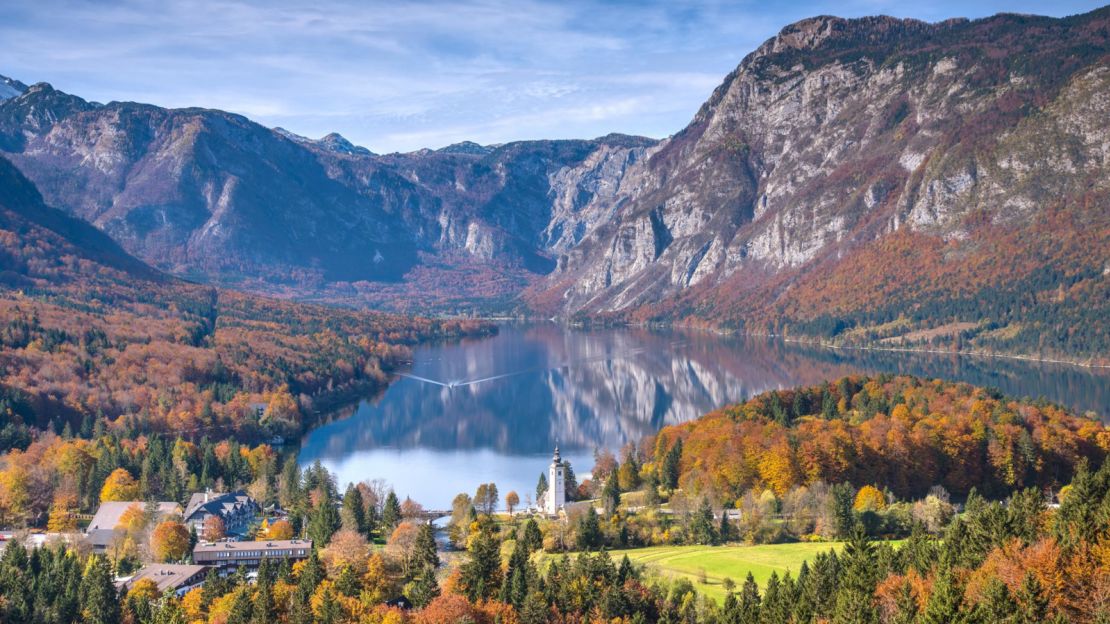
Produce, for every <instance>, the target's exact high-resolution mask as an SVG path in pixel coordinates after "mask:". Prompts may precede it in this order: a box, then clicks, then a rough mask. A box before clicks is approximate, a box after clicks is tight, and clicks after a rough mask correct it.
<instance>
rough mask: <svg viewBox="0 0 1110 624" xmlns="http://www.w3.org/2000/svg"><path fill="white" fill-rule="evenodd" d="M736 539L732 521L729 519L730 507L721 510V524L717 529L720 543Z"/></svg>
mask: <svg viewBox="0 0 1110 624" xmlns="http://www.w3.org/2000/svg"><path fill="white" fill-rule="evenodd" d="M734 539H736V536H735V535H733V530H732V522H730V521H729V519H728V509H727V508H725V509H722V510H721V525H720V527H719V528H718V529H717V542H718V543H720V544H727V543H729V542H731V541H732V540H734Z"/></svg>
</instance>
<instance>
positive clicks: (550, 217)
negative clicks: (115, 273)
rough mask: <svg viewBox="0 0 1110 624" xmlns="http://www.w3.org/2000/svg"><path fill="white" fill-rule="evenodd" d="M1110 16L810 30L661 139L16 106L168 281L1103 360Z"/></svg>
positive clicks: (21, 119)
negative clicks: (360, 129)
mask: <svg viewBox="0 0 1110 624" xmlns="http://www.w3.org/2000/svg"><path fill="white" fill-rule="evenodd" d="M1108 32H1110V9H1101V10H1098V11H1094V12H1092V13H1088V14H1085V15H1080V16H1075V17H1070V18H1065V19H1052V18H1044V17H1035V16H1018V15H998V16H994V17H991V18H986V19H981V20H975V21H968V20H949V21H946V22H940V23H934V24H930V23H925V22H920V21H915V20H901V19H894V18H890V17H870V18H862V19H851V20H848V19H841V18H836V17H827V16H826V17H816V18H811V19H807V20H803V21H801V22H798V23H796V24H792V25H790V26H787V27H786V28H784V29H783V30H782V32H780V33H779V34H778V35H777V36H775V37H773V38H771V39H770V40H768V41H767V42H766V43H764V44H763V45H762V46H760V47H759V48H758V49H757V50H755V51H754V52H752V53H751V54H749V55H748V56H747V57H746V58H744V59H743V61H742V62H741V63H740V65H739V66H738V67H737V68H736V70H735V71H733V72H732V73H731V74H729V76H727V77H726V78H725V80H724V82H723V83H722V84H721V85H720V86H719V87H718V88H717V89H716V91H715V92H714V93H713V95H712V96H711V97H710V99H709V100H708V101H707V102H706V103H705V105H704V106H703V107H702V108H701V110H700V111H698V113H697V114H696V115H695V117H694V119H693V121H692V122H691V123H690V124H689V125H688V126H687V127H686V128H684V129H682V130H681V131H679V132H678V133H677V134H675V135H674V136H672V137H669V138H667V139H665V140H663V141H655V140H653V139H646V138H642V137H629V136H624V135H609V136H605V137H600V138H598V139H593V140H581V141H575V140H565V141H521V142H514V143H508V144H504V145H496V146H482V145H478V144H476V143H470V142H463V143H459V144H456V145H452V146H448V147H446V148H443V149H440V150H420V151H416V152H411V153H406V154H385V155H376V154H373V153H371V152H370V151H369V150H366V149H365V148H361V147H357V146H354V145H353V144H351V143H350V142H349V141H347V140H346V139H343V138H342V137H341V136H339V135H338V134H332V135H328V136H326V137H324V138H323V139H320V140H314V139H307V138H305V137H300V136H297V135H294V134H292V133H289V132H287V131H284V130H281V129H276V130H271V129H267V128H264V127H262V126H260V125H258V124H255V123H253V122H251V121H249V120H247V119H245V118H243V117H241V116H238V115H233V114H230V113H225V112H222V111H215V110H205V109H174V110H170V109H163V108H158V107H154V106H148V105H143V104H136V103H129V102H111V103H108V104H105V105H99V104H93V103H89V102H85V101H84V100H82V99H81V98H79V97H76V96H73V95H69V94H65V93H63V92H61V91H57V90H55V89H53V88H52V87H50V86H49V85H45V84H38V85H34V86H32V87H30V88H28V89H26V91H25V92H23V93H22V94H20V95H18V96H16V97H12V98H9V99H6V100H4V101H2V102H0V151H3V152H5V153H6V154H7V156H8V157H9V158H10V159H11V160H12V162H13V163H14V164H15V165H16V166H17V167H18V168H19V169H20V170H21V171H22V172H23V173H24V174H25V175H26V176H27V177H28V178H30V179H31V180H32V181H33V182H34V183H35V184H36V185H37V186H38V187H39V189H40V190H41V191H42V193H43V196H44V197H45V199H46V201H47V203H49V204H50V205H53V206H57V207H58V208H60V209H62V210H64V211H66V212H67V213H70V214H72V215H75V216H77V217H80V218H81V219H84V220H86V221H88V222H90V223H92V224H94V225H95V226H96V227H97V228H99V229H101V230H102V231H104V232H106V233H107V234H109V235H110V236H111V237H112V238H113V239H114V240H116V241H117V242H118V243H119V244H120V245H121V246H122V247H123V248H124V249H125V250H126V251H128V252H129V253H131V254H134V255H135V256H137V257H139V258H140V259H142V260H144V261H146V262H148V263H150V264H152V265H153V266H155V267H157V268H159V269H161V270H163V271H167V272H170V273H173V274H177V275H184V276H188V277H190V278H192V279H196V280H200V281H205V282H208V283H213V284H218V285H232V286H235V287H237V288H241V289H247V290H253V291H258V292H264V293H270V294H277V295H281V296H289V297H296V298H301V299H309V300H315V301H322V302H328V303H339V304H344V305H351V306H367V305H369V306H377V307H388V308H394V309H435V310H444V311H474V310H479V311H486V312H494V311H495V312H504V311H507V310H512V311H518V312H525V313H532V314H542V315H545V316H548V315H552V316H560V317H563V318H568V319H574V320H581V321H587V322H596V321H598V320H604V321H613V322H628V321H632V322H681V323H685V324H693V325H706V326H712V327H716V328H724V329H737V330H743V331H747V332H753V333H774V334H786V335H789V336H792V337H798V338H812V339H820V340H831V341H834V342H837V343H840V344H863V343H867V344H874V343H883V344H885V345H886V346H891V347H899V346H906V345H908V344H930V345H933V346H937V347H940V346H944V347H945V348H960V349H977V350H978V349H982V350H992V351H994V350H997V351H1009V352H1021V353H1027V354H1028V353H1035V354H1040V355H1065V356H1068V357H1074V356H1075V355H1076V354H1087V355H1094V356H1101V357H1105V354H1106V353H1110V336H1108V328H1107V323H1106V319H1107V318H1110V303H1108V302H1110V288H1108V286H1107V276H1108V275H1110V257H1108V256H1107V253H1106V251H1105V250H1106V249H1108V248H1110V210H1108V209H1107V205H1108V199H1110V197H1108V193H1107V190H1108V189H1107V185H1108V184H1110V182H1108V180H1110V175H1108V174H1110V171H1108V166H1110V165H1108V163H1107V154H1108V153H1110V134H1108V133H1107V130H1106V129H1105V123H1104V121H1103V120H1104V119H1106V118H1107V113H1108V112H1110V111H1108V110H1107V109H1108V107H1110V103H1108V101H1107V100H1106V98H1105V97H1103V95H1104V94H1105V93H1106V92H1107V90H1108V87H1110V63H1108V60H1107V59H1108V57H1107V52H1108V37H1110V35H1108Z"/></svg>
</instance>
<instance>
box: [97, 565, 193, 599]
mask: <svg viewBox="0 0 1110 624" xmlns="http://www.w3.org/2000/svg"><path fill="white" fill-rule="evenodd" d="M208 570H209V567H208V566H203V565H187V564H176V563H152V564H150V565H146V566H143V568H142V569H141V570H139V571H138V572H136V573H135V574H134V575H133V576H131V577H128V578H126V579H120V580H118V581H117V582H116V588H117V589H125V590H126V589H131V587H132V586H134V585H135V583H137V582H139V581H141V580H142V579H150V580H152V581H154V584H155V585H157V586H158V591H160V592H161V593H162V594H163V595H165V594H167V593H169V592H173V593H174V594H175V595H177V596H178V597H181V596H184V595H185V594H186V593H188V591H189V590H190V589H193V588H194V587H199V586H201V585H203V584H204V578H205V577H206V576H208Z"/></svg>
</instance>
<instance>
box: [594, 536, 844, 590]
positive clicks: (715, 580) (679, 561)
mask: <svg viewBox="0 0 1110 624" xmlns="http://www.w3.org/2000/svg"><path fill="white" fill-rule="evenodd" d="M841 545H842V543H841V542H822V543H817V544H811V543H799V544H766V545H761V546H656V547H653V548H636V549H631V550H614V551H612V552H611V553H610V554H611V555H612V557H613V559H614V560H615V561H620V558H621V557H622V556H623V555H628V558H629V559H631V560H632V562H633V563H636V564H642V565H644V566H645V567H646V568H648V570H649V571H650V570H654V571H656V572H658V573H659V574H661V575H664V576H671V577H681V576H685V577H687V578H689V579H690V580H691V581H692V582H693V583H694V585H695V586H696V587H697V589H698V591H699V592H701V593H704V594H706V595H707V596H710V597H712V598H715V599H717V600H718V601H721V600H724V598H725V588H724V586H723V584H722V583H723V581H724V579H725V578H731V579H732V580H733V581H735V582H736V586H737V589H739V587H740V585H741V584H742V583H743V582H744V579H745V578H746V577H747V576H748V572H751V573H752V576H754V577H755V580H756V582H757V583H759V585H760V587H762V586H763V585H764V584H765V583H766V582H767V579H769V578H770V577H771V572H778V574H779V576H780V577H781V576H782V575H783V574H785V573H786V572H787V571H789V572H790V573H791V574H792V575H794V576H797V574H798V570H799V569H800V568H801V567H802V562H803V561H807V560H811V559H813V557H814V556H816V555H817V553H820V552H824V551H827V550H831V549H836V550H839V549H840V547H841ZM702 570H704V571H705V577H706V579H707V580H708V583H707V584H705V585H702V584H701V583H700V582H699V580H698V579H699V577H700V576H701V571H702Z"/></svg>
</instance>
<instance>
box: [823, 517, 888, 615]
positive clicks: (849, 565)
mask: <svg viewBox="0 0 1110 624" xmlns="http://www.w3.org/2000/svg"><path fill="white" fill-rule="evenodd" d="M842 562H843V566H844V574H843V575H842V576H841V578H840V586H839V590H838V591H837V592H836V606H835V610H834V612H833V622H834V623H836V624H871V623H873V622H878V620H879V614H878V611H877V609H876V608H875V601H874V596H875V584H876V583H877V581H878V579H877V578H876V556H875V545H874V544H872V543H871V541H870V540H869V539H867V535H866V534H865V533H864V531H863V527H862V526H860V525H857V526H856V528H855V529H853V531H852V536H851V539H849V540H848V543H847V544H845V545H844V554H843V555H842Z"/></svg>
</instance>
